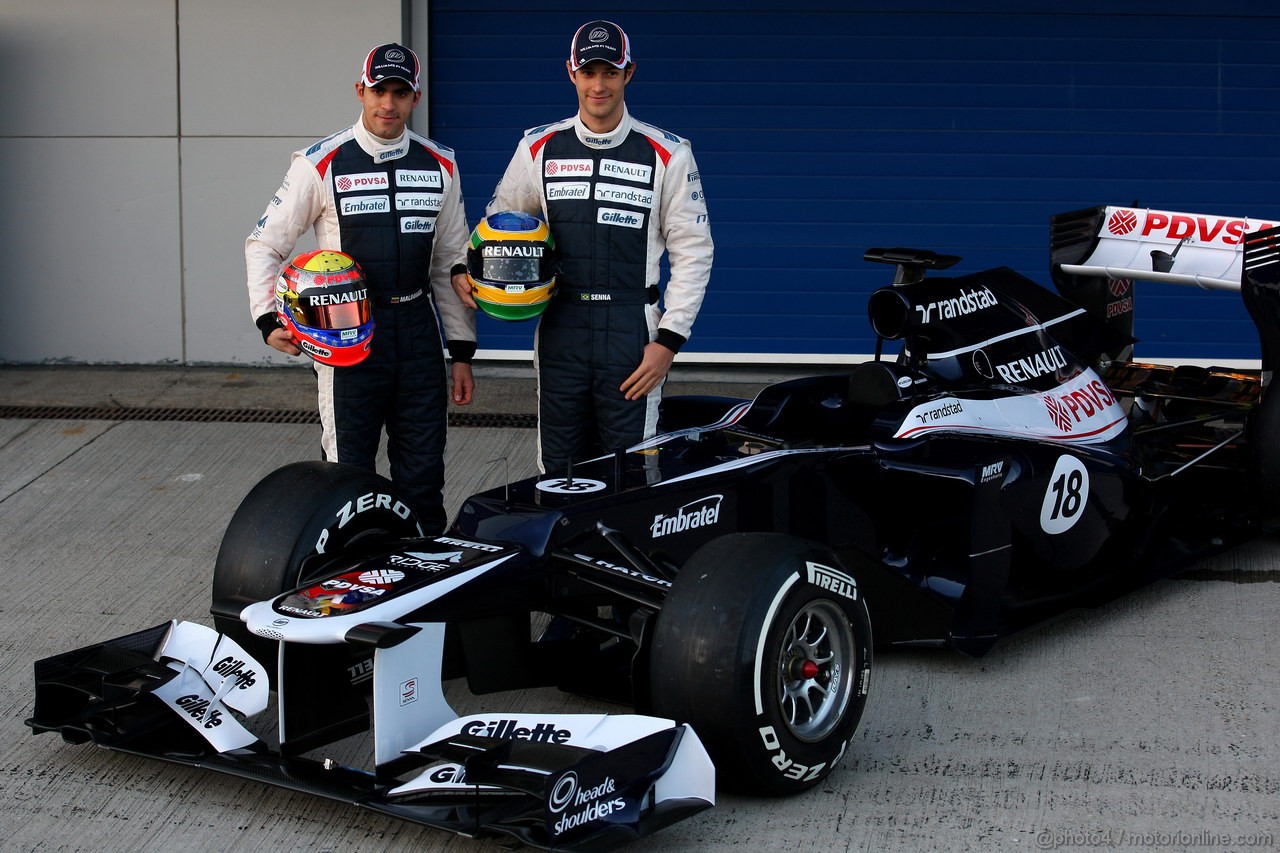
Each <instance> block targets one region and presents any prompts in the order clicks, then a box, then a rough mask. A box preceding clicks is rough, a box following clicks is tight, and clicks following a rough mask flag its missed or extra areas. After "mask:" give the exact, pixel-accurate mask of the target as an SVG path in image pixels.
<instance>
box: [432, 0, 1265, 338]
mask: <svg viewBox="0 0 1280 853" xmlns="http://www.w3.org/2000/svg"><path fill="white" fill-rule="evenodd" d="M685 5H686V4H678V3H674V2H664V1H663V0H654V2H647V3H644V4H627V3H618V4H613V5H611V6H610V7H609V9H608V12H607V14H606V16H607V17H609V18H610V19H612V20H615V21H617V22H618V23H619V24H621V25H622V26H623V28H624V29H626V30H627V32H628V33H629V34H630V35H631V38H632V42H633V45H634V55H635V60H636V63H637V74H636V78H635V80H634V81H633V83H632V84H631V85H630V86H629V87H628V90H627V103H628V106H629V108H630V109H631V112H632V113H633V114H634V115H636V116H638V117H639V118H642V119H644V120H646V121H649V122H652V123H654V124H656V125H658V126H660V127H664V128H666V129H668V130H670V131H672V132H674V133H677V134H680V135H682V136H685V137H688V138H690V139H691V140H692V141H693V145H694V153H695V155H696V156H697V158H698V164H699V166H700V168H701V171H702V179H703V185H704V187H705V189H706V192H707V197H708V201H709V207H710V211H711V222H712V230H713V234H714V237H715V241H716V261H715V268H714V272H713V274H712V283H711V288H710V290H709V291H708V295H707V299H706V302H705V304H704V306H703V309H702V313H701V315H700V316H699V318H698V322H697V324H696V326H695V327H694V333H693V337H692V339H691V340H690V342H689V344H688V345H687V346H686V348H685V350H684V353H687V354H688V357H689V358H691V359H693V360H697V359H699V358H701V359H703V360H708V361H714V360H727V361H762V360H764V361H788V360H790V361H813V362H821V361H840V360H846V359H848V358H850V357H851V356H852V357H855V358H858V359H860V358H862V357H865V356H866V354H868V353H870V352H872V350H873V348H874V339H873V336H872V335H871V331H870V328H869V327H868V324H867V321H866V315H865V303H866V298H867V295H868V294H869V293H870V292H871V291H873V290H874V289H876V288H877V287H880V286H883V285H884V284H886V283H888V280H889V278H888V277H889V274H890V273H891V270H889V269H888V268H887V267H883V266H879V265H875V264H869V263H866V262H865V261H863V259H862V255H863V252H864V251H865V250H866V249H867V248H869V247H872V246H911V247H917V248H928V249H933V250H936V251H939V252H945V253H948V254H956V255H960V256H962V257H963V258H964V260H963V262H962V263H961V264H960V265H959V266H958V267H955V268H953V270H952V271H951V272H954V273H956V274H963V273H968V272H973V271H976V270H980V269H984V268H988V267H993V266H1009V267H1012V268H1014V269H1016V270H1017V271H1018V272H1021V273H1023V274H1024V275H1027V276H1029V277H1031V278H1033V279H1035V280H1036V281H1039V282H1041V283H1044V284H1048V282H1049V277H1048V247H1047V236H1048V219H1049V217H1050V215H1052V214H1054V213H1060V212H1064V211H1069V210H1075V209H1078V208H1082V207H1089V206H1093V205H1096V204H1108V203H1109V204H1132V203H1136V204H1138V205H1141V206H1145V207H1153V208H1161V209H1166V210H1178V211H1185V212H1194V213H1214V214H1221V215H1229V216H1249V217H1252V218H1257V219H1264V220H1268V221H1273V222H1274V221H1280V178H1278V177H1277V170H1276V169H1275V168H1274V167H1273V158H1274V156H1275V154H1276V152H1277V151H1278V150H1280V91H1278V89H1277V83H1276V81H1277V80H1278V79H1280V68H1278V66H1280V12H1273V11H1262V9H1263V7H1262V6H1261V4H1254V5H1251V6H1248V7H1243V8H1246V9H1247V10H1248V11H1247V12H1245V11H1241V12H1237V13H1233V14H1227V13H1225V12H1213V11H1208V10H1209V9H1210V8H1211V7H1210V6H1208V5H1204V4H1199V3H1197V4H1191V3H1184V2H1166V3H1163V4H1159V6H1158V8H1159V9H1160V11H1159V12H1158V13H1157V12H1146V11H1142V9H1143V8H1150V7H1151V6H1152V5H1153V4H1144V3H1137V2H1133V0H1129V1H1128V2H1124V1H1123V0H1117V2H1108V3H1100V2H1075V3H1071V4H1066V3H1062V4H1056V5H1057V7H1058V8H1059V11H1020V12H1017V13H1009V12H1006V11H1003V8H1007V6H1008V5H1009V4H1005V3H995V2H971V3H967V4H952V3H944V2H927V3H926V2H917V3H892V4H890V3H877V4H872V3H850V4H839V5H838V9H839V11H833V10H832V9H831V8H829V7H827V6H825V5H824V7H823V8H807V9H806V8H805V7H804V6H803V5H797V4H791V5H789V6H786V7H783V6H782V5H781V4H777V3H764V2H754V3H753V2H750V0H743V1H742V2H735V3H732V4H730V3H702V4H687V5H689V6H690V7H691V8H692V11H691V10H689V9H686V8H683V7H684V6H685ZM833 5H836V4H833ZM1047 5H1049V4H1040V6H1041V7H1043V6H1047ZM961 7H963V8H962V10H961ZM429 8H430V20H429V31H430V42H429V45H428V46H427V48H428V50H427V53H428V63H427V64H428V69H429V74H430V89H429V95H430V112H429V114H430V130H429V133H430V135H432V136H433V137H435V138H437V139H439V140H440V141H442V142H444V143H445V144H447V145H451V146H453V147H455V148H456V149H457V150H458V154H459V162H460V164H461V166H462V174H463V189H464V191H465V192H466V194H467V199H468V201H467V213H468V217H469V219H470V221H472V222H475V221H476V220H477V219H478V218H479V217H480V215H481V212H482V210H483V207H484V204H485V201H486V200H487V199H488V197H489V196H490V195H491V193H492V190H493V186H494V184H495V183H496V181H497V179H498V177H499V175H500V174H501V172H502V170H503V169H504V168H505V166H506V163H507V161H508V159H509V158H510V156H511V152H512V151H513V150H514V147H515V143H516V139H517V138H518V136H519V134H520V132H521V131H522V130H523V129H525V128H528V127H532V126H535V125H538V124H543V123H546V122H549V121H552V120H555V119H559V118H563V117H566V116H569V115H571V114H572V113H573V112H574V110H575V105H576V102H575V98H574V92H573V89H572V87H571V86H570V83H569V81H568V80H567V78H566V76H565V71H564V59H565V56H566V54H567V52H568V41H569V37H570V36H571V35H572V33H573V31H574V29H575V28H576V27H577V26H578V25H579V24H580V23H582V22H583V21H585V20H586V19H588V18H590V17H593V16H595V15H596V14H599V13H597V12H594V11H591V10H587V11H585V12H584V11H583V8H582V7H580V6H576V5H575V6H568V5H552V6H551V7H550V8H547V7H543V8H541V9H540V10H539V11H537V12H531V11H530V10H529V7H528V6H527V5H513V4H508V3H487V2H484V0H467V2H461V0H433V2H431V3H430V6H429ZM1050 8H1052V6H1050ZM1136 304H1137V314H1138V334H1139V336H1140V338H1141V339H1142V341H1143V343H1142V344H1140V345H1139V348H1138V353H1139V355H1140V356H1145V357H1148V358H1157V357H1159V358H1185V359H1211V360H1216V361H1226V360H1234V359H1256V358H1257V357H1258V350H1257V346H1256V343H1255V338H1254V334H1253V332H1252V328H1251V326H1250V325H1249V322H1248V319H1247V317H1246V315H1245V312H1244V309H1243V307H1242V306H1241V304H1240V303H1239V300H1238V299H1237V298H1234V297H1231V296H1229V295H1219V296H1218V297H1217V298H1211V297H1207V296H1206V295H1204V294H1200V293H1197V292H1195V291H1191V290H1186V289H1182V288H1176V287H1170V286H1162V285H1155V284H1141V285H1139V288H1138V294H1137V301H1136ZM531 325H532V324H527V323H526V324H504V323H498V322H491V321H488V320H487V318H485V322H484V323H483V325H482V327H481V348H482V350H486V351H513V352H524V353H527V352H528V351H529V350H530V349H531V339H532V329H531Z"/></svg>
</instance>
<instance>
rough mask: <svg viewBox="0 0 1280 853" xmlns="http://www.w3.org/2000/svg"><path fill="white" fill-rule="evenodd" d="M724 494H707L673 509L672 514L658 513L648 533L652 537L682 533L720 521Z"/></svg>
mask: <svg viewBox="0 0 1280 853" xmlns="http://www.w3.org/2000/svg"><path fill="white" fill-rule="evenodd" d="M723 501H724V495H707V496H706V497H705V498H698V499H697V500H695V501H690V502H689V503H687V504H685V505H684V506H682V507H680V508H679V509H677V510H676V511H675V513H674V514H673V515H663V514H662V513H658V514H657V515H655V516H654V517H653V524H651V525H650V526H649V535H650V536H652V537H653V538H654V539H658V538H660V537H662V536H668V535H670V534H672V533H683V532H684V531H686V530H693V529H695V528H698V527H709V526H711V525H713V524H715V523H717V522H718V521H720V504H721V503H722V502H723Z"/></svg>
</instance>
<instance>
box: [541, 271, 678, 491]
mask: <svg viewBox="0 0 1280 853" xmlns="http://www.w3.org/2000/svg"><path fill="white" fill-rule="evenodd" d="M603 295H608V296H609V297H611V298H610V299H608V300H604V299H599V298H595V299H593V298H592V297H593V296H595V297H599V296H603ZM656 297H657V290H656V288H650V289H646V290H642V291H614V292H608V293H607V294H606V293H594V292H590V291H580V290H573V289H570V288H562V289H561V290H559V291H557V293H556V295H555V297H554V298H553V299H552V300H551V303H550V304H549V305H548V306H547V310H546V312H545V313H544V314H543V315H542V319H541V320H540V321H539V324H538V336H537V341H536V344H535V352H536V354H537V358H538V361H537V367H538V459H539V465H540V467H541V468H542V470H543V471H544V472H547V473H550V472H553V471H562V470H564V469H565V468H566V467H568V465H569V464H570V463H577V462H582V461H583V460H585V459H590V458H593V457H594V456H598V455H599V454H601V453H606V452H612V451H614V450H616V449H618V448H619V447H628V446H630V445H632V444H635V443H636V442H638V441H641V440H642V439H644V438H645V437H646V436H649V435H651V434H652V433H653V431H654V430H655V429H656V427H657V421H658V402H659V400H660V399H661V395H662V386H661V385H659V386H658V387H657V388H655V389H654V390H653V391H651V392H649V394H648V396H647V397H645V398H643V399H640V400H627V399H626V398H625V397H624V396H623V394H622V392H621V391H619V390H618V388H619V386H620V385H622V383H623V381H624V380H626V378H627V377H628V376H630V375H631V374H632V373H633V372H634V371H635V369H636V368H637V367H638V366H639V365H640V361H641V359H642V358H643V357H644V348H645V346H646V345H647V344H648V343H649V340H650V325H651V324H653V325H656V322H657V309H656V307H654V306H652V305H651V304H650V303H651V302H652V301H656Z"/></svg>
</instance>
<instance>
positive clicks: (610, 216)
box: [596, 207, 644, 228]
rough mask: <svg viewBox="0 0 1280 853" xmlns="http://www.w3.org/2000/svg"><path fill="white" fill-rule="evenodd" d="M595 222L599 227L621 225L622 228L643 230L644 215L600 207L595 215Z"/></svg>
mask: <svg viewBox="0 0 1280 853" xmlns="http://www.w3.org/2000/svg"><path fill="white" fill-rule="evenodd" d="M596 222H598V223H600V224H601V225H621V226H622V227H623V228H643V227H644V214H643V213H633V212H631V211H629V210H616V209H614V208H611V207H602V208H600V210H599V211H598V212H597V213H596Z"/></svg>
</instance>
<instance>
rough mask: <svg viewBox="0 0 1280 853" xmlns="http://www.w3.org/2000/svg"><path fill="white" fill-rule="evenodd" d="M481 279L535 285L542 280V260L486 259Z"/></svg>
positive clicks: (482, 266)
mask: <svg viewBox="0 0 1280 853" xmlns="http://www.w3.org/2000/svg"><path fill="white" fill-rule="evenodd" d="M481 278H483V279H484V280H485V281H501V282H503V283H508V282H509V283H511V284H535V283H537V282H539V281H541V280H542V259H541V258H485V259H484V262H483V264H482V265H481Z"/></svg>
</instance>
